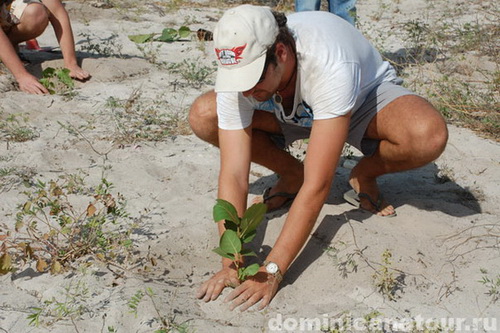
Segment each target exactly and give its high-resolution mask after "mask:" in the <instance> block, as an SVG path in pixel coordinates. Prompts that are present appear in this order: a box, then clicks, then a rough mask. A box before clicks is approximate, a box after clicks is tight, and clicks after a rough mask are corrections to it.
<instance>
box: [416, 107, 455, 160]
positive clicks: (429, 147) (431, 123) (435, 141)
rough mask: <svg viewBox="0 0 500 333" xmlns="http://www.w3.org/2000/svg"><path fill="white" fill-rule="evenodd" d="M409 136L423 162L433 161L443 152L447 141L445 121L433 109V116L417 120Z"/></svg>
mask: <svg viewBox="0 0 500 333" xmlns="http://www.w3.org/2000/svg"><path fill="white" fill-rule="evenodd" d="M409 138H410V140H411V144H410V145H411V146H412V147H413V149H414V150H415V153H417V154H416V155H417V156H418V155H420V156H421V158H422V159H423V160H424V162H431V161H434V160H435V159H437V158H438V157H439V156H440V155H441V154H442V153H443V151H444V149H445V147H446V143H447V142H448V129H447V126H446V122H445V120H444V119H443V117H442V116H441V115H440V114H439V112H438V111H437V110H435V115H434V116H431V117H428V118H427V119H425V120H423V121H420V122H417V124H416V125H415V126H414V127H413V130H412V133H411V134H410V135H409ZM418 152H419V153H418Z"/></svg>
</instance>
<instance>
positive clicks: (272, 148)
mask: <svg viewBox="0 0 500 333" xmlns="http://www.w3.org/2000/svg"><path fill="white" fill-rule="evenodd" d="M189 124H190V126H191V129H192V130H193V132H194V133H195V134H196V136H198V137H199V138H200V139H202V140H203V141H206V142H209V143H211V144H213V145H215V146H217V147H218V143H219V142H218V126H217V112H216V93H215V92H213V91H210V92H208V93H206V94H203V95H201V96H200V97H198V98H197V99H196V100H195V101H194V103H193V105H192V106H191V109H190V111H189ZM252 129H253V130H252V162H255V163H257V164H260V165H262V166H264V167H266V168H268V169H270V170H272V171H274V172H276V173H277V174H278V175H279V176H280V179H279V181H278V183H277V184H276V185H275V186H274V187H273V188H272V190H271V191H270V193H269V194H270V195H272V194H274V193H277V192H287V193H296V192H298V190H299V189H300V187H301V186H302V182H303V179H304V168H303V165H302V163H301V162H300V161H298V160H297V159H296V158H294V157H293V156H292V155H290V154H289V153H288V152H286V151H284V150H283V149H280V148H279V147H278V146H277V145H276V144H275V143H274V142H273V140H272V139H271V135H272V134H281V128H280V126H279V123H278V121H277V119H276V118H275V117H274V115H273V114H272V113H270V112H266V111H260V110H256V111H254V116H253V120H252ZM286 200H287V198H283V197H275V198H273V199H272V200H270V201H269V202H266V204H267V206H268V209H269V210H272V209H273V208H275V207H279V206H281V205H282V204H283V202H284V201H286Z"/></svg>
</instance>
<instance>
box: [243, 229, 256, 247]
mask: <svg viewBox="0 0 500 333" xmlns="http://www.w3.org/2000/svg"><path fill="white" fill-rule="evenodd" d="M256 235H257V231H256V230H254V231H252V232H250V233H248V232H247V233H246V235H244V238H243V239H242V240H243V243H245V244H247V243H250V242H251V241H253V239H254V238H255V236H256Z"/></svg>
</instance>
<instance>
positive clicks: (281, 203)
mask: <svg viewBox="0 0 500 333" xmlns="http://www.w3.org/2000/svg"><path fill="white" fill-rule="evenodd" d="M294 181H295V184H294V185H288V183H286V182H285V181H284V180H283V178H280V180H279V181H278V183H277V184H276V185H275V186H273V187H269V188H267V189H266V190H265V191H264V193H263V195H260V196H257V197H255V198H254V199H253V200H252V203H254V204H255V203H264V204H265V205H266V206H267V212H268V213H269V212H272V211H275V210H278V209H281V208H285V207H287V206H288V205H290V204H291V203H292V202H293V200H294V199H295V197H296V196H297V193H298V192H299V189H300V187H301V186H302V179H300V180H299V182H297V180H295V179H294Z"/></svg>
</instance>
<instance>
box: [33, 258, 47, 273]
mask: <svg viewBox="0 0 500 333" xmlns="http://www.w3.org/2000/svg"><path fill="white" fill-rule="evenodd" d="M47 266H48V265H47V262H46V261H45V260H43V259H42V258H38V260H37V262H36V270H37V271H39V272H40V273H43V272H45V269H47Z"/></svg>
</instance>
